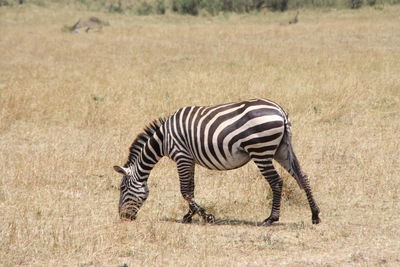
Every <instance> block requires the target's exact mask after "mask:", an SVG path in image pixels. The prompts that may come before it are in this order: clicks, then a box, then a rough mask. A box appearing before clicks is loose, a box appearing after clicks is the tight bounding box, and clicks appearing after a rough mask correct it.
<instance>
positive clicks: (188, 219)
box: [182, 215, 192, 223]
mask: <svg viewBox="0 0 400 267" xmlns="http://www.w3.org/2000/svg"><path fill="white" fill-rule="evenodd" d="M191 222H192V216H187V215H185V216H183V219H182V223H191Z"/></svg>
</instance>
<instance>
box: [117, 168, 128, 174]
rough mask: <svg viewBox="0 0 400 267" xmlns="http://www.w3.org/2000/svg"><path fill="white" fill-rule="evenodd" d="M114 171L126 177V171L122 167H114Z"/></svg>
mask: <svg viewBox="0 0 400 267" xmlns="http://www.w3.org/2000/svg"><path fill="white" fill-rule="evenodd" d="M114 170H115V171H116V172H118V173H120V174H122V175H128V171H127V169H126V168H124V167H120V166H114Z"/></svg>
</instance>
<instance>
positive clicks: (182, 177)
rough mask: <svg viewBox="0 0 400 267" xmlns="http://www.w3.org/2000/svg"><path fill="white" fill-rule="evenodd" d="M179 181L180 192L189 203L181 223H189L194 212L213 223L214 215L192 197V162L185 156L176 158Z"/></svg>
mask: <svg viewBox="0 0 400 267" xmlns="http://www.w3.org/2000/svg"><path fill="white" fill-rule="evenodd" d="M177 167H178V174H179V182H180V187H181V194H182V196H183V198H184V199H185V200H186V201H187V202H188V203H189V211H188V212H187V213H186V214H185V216H183V219H182V222H183V223H191V222H192V217H193V215H195V214H198V215H200V216H201V217H202V218H203V220H204V221H205V222H207V223H214V222H215V217H214V215H212V214H208V213H206V212H205V210H204V209H203V208H202V207H200V206H199V205H198V204H197V203H196V202H195V201H194V200H193V199H194V162H193V161H192V160H191V159H190V158H187V157H184V156H181V157H179V159H178V160H177Z"/></svg>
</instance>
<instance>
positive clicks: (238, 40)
mask: <svg viewBox="0 0 400 267" xmlns="http://www.w3.org/2000/svg"><path fill="white" fill-rule="evenodd" d="M399 14H400V7H398V6H392V7H389V6H385V8H384V9H383V10H375V9H372V8H363V9H361V10H357V11H352V10H338V11H335V10H331V11H318V10H314V11H307V10H301V11H300V16H299V23H297V24H295V25H282V24H283V23H282V22H286V21H288V20H289V19H290V18H291V17H292V16H293V15H294V11H293V12H292V11H291V12H288V13H263V14H258V15H227V16H217V17H212V18H210V17H186V16H176V15H172V14H169V15H166V16H149V17H134V16H124V15H117V14H101V13H87V12H86V11H77V10H72V9H66V8H62V7H58V8H57V7H52V6H51V7H38V6H33V5H24V6H22V7H20V6H15V7H0V51H1V52H0V162H1V168H0V174H1V177H0V214H1V215H0V266H27V265H29V266H61V265H65V266H120V265H123V264H127V265H128V266H162V265H169V266H175V265H176V266H186V265H191V266H273V265H278V266H280V265H287V266H310V265H314V266H338V265H339V266H351V265H361V266H380V265H381V266H398V265H400V230H399V225H400V205H399V204H400V198H399V195H400V177H399V174H400V161H399V151H400V145H399V137H400V116H399V111H400V34H399V33H400V15H399ZM91 15H96V16H99V17H100V18H102V19H104V20H107V21H109V22H110V26H109V27H104V28H103V30H102V31H101V32H92V33H91V32H89V33H88V34H86V33H81V34H71V33H67V32H63V31H62V28H63V26H64V25H72V24H73V23H74V22H75V21H76V20H78V18H80V17H82V18H86V17H89V16H91ZM256 97H263V98H269V99H272V100H274V101H276V102H278V103H280V104H281V105H282V106H284V107H285V109H286V110H287V111H288V112H289V114H290V117H291V120H292V123H293V132H294V133H293V134H294V136H293V139H294V144H295V148H296V151H297V154H298V157H299V159H300V161H301V163H302V165H303V169H304V171H305V172H307V173H308V174H309V176H310V181H311V185H312V188H313V191H314V195H315V198H316V200H317V201H318V203H319V205H320V208H321V211H322V214H321V219H322V223H321V224H319V225H312V224H311V212H310V210H309V208H308V204H307V200H306V197H305V194H304V193H303V192H302V191H301V190H300V189H299V188H298V187H297V184H296V182H295V181H294V179H293V178H291V177H289V175H288V174H287V173H285V172H284V171H282V169H280V171H281V173H282V176H283V178H284V182H285V188H284V199H283V203H282V212H281V219H280V222H279V223H276V224H275V225H273V226H271V227H260V226H257V225H256V224H257V223H258V222H261V221H262V220H264V219H265V218H266V217H267V216H268V215H269V212H270V205H271V193H270V189H269V187H268V186H267V184H266V183H265V181H264V179H263V178H262V176H261V175H260V174H259V172H258V170H257V169H256V167H255V165H254V164H252V163H250V164H248V165H246V166H244V167H243V168H241V169H238V170H234V171H229V172H215V171H209V170H205V169H203V168H201V167H198V168H197V173H196V186H197V187H196V199H197V201H198V203H200V204H202V205H203V206H205V207H206V208H207V210H208V211H210V212H213V213H214V215H215V216H216V218H217V223H216V224H215V225H205V224H204V223H203V222H202V221H201V220H199V219H196V220H194V222H193V223H192V224H191V225H186V224H182V223H179V220H180V219H182V216H183V215H184V214H185V212H186V209H187V208H186V204H185V202H184V201H183V199H182V197H181V196H180V192H179V182H178V177H177V171H176V169H175V165H174V163H173V162H171V161H169V160H167V159H163V160H162V161H161V162H160V163H159V164H158V165H157V166H156V168H155V169H154V170H153V172H152V174H151V176H150V179H149V187H150V197H149V199H148V200H147V202H146V203H145V205H144V206H143V208H142V209H141V211H140V212H139V214H138V219H137V220H136V221H134V222H125V221H121V220H120V219H119V217H118V214H117V205H118V198H119V191H118V185H119V182H120V176H119V175H118V174H117V173H115V172H114V170H113V169H112V166H113V165H116V164H123V163H125V161H126V158H127V156H128V147H129V146H130V144H131V142H132V141H133V139H134V138H135V136H136V134H138V133H139V132H140V131H141V129H142V128H143V127H144V126H145V125H146V124H147V123H149V122H150V121H151V120H153V119H155V118H158V117H163V116H168V115H169V114H171V113H173V112H174V111H175V110H176V109H177V108H179V107H182V106H186V105H208V104H217V103H224V102H228V101H236V100H245V99H248V98H256Z"/></svg>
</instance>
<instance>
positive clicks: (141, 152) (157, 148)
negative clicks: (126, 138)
mask: <svg viewBox="0 0 400 267" xmlns="http://www.w3.org/2000/svg"><path fill="white" fill-rule="evenodd" d="M160 126H161V125H158V127H157V129H154V128H153V129H152V130H154V131H153V133H152V135H151V136H145V137H144V136H141V137H140V136H138V138H139V139H140V142H138V141H137V140H138V138H137V139H136V140H135V142H136V144H135V142H134V144H133V145H132V147H131V149H130V151H131V154H130V156H129V159H128V162H127V163H126V164H125V166H126V167H129V168H130V169H131V171H132V173H133V176H134V177H136V178H137V180H138V181H140V182H145V181H147V179H148V177H149V175H150V172H151V170H152V169H153V168H154V166H155V165H156V164H157V162H158V161H159V160H160V158H162V157H163V156H164V148H163V145H164V134H163V131H162V129H161V127H160ZM145 131H147V133H149V128H147V129H146V130H145Z"/></svg>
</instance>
